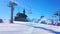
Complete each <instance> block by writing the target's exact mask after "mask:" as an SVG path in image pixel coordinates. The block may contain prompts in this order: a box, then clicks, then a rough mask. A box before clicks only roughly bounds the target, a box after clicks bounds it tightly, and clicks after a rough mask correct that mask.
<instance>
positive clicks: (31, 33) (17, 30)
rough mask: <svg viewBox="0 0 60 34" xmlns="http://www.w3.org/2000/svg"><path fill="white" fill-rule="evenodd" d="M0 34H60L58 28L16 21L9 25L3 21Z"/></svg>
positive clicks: (59, 28)
mask: <svg viewBox="0 0 60 34" xmlns="http://www.w3.org/2000/svg"><path fill="white" fill-rule="evenodd" d="M0 34H60V26H54V25H47V24H40V23H33V22H18V21H14V23H13V24H11V23H9V21H5V22H4V23H0Z"/></svg>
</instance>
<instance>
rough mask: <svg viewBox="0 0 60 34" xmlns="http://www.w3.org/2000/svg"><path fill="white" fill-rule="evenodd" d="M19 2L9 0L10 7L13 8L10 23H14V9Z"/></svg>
mask: <svg viewBox="0 0 60 34" xmlns="http://www.w3.org/2000/svg"><path fill="white" fill-rule="evenodd" d="M16 5H17V4H16V3H15V2H13V1H10V2H9V7H10V8H11V21H10V23H13V11H14V6H16Z"/></svg>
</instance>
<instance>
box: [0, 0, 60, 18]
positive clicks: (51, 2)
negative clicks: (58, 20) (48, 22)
mask: <svg viewBox="0 0 60 34" xmlns="http://www.w3.org/2000/svg"><path fill="white" fill-rule="evenodd" d="M9 1H10V0H0V18H2V19H10V8H9V7H8V4H9V3H8V2H9ZM15 2H16V3H17V4H18V6H16V7H15V10H14V16H15V15H16V13H18V12H21V13H22V11H23V9H24V8H25V9H26V14H27V15H28V17H29V18H37V19H38V18H40V16H41V15H43V16H45V17H46V18H52V16H53V13H55V11H57V10H60V0H15ZM30 9H31V11H32V14H28V12H29V11H30Z"/></svg>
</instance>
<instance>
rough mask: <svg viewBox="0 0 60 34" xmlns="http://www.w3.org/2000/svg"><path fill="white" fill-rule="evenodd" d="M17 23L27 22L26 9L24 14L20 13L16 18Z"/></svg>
mask: <svg viewBox="0 0 60 34" xmlns="http://www.w3.org/2000/svg"><path fill="white" fill-rule="evenodd" d="M14 20H15V21H27V15H26V14H25V9H24V10H23V13H20V12H18V13H17V14H16V16H15V18H14Z"/></svg>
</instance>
